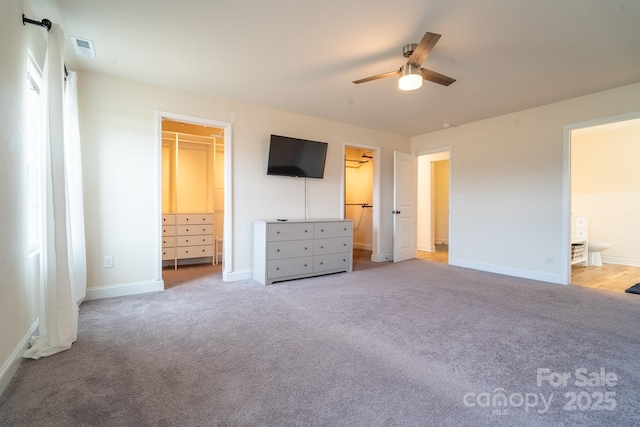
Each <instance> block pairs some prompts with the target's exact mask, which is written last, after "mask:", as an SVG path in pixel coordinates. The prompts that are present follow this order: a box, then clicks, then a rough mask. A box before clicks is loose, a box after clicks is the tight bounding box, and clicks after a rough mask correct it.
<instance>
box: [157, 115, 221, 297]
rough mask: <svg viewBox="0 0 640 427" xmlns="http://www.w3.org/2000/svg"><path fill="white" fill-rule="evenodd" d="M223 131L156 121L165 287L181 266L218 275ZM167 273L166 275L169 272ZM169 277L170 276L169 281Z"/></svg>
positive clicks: (172, 281)
mask: <svg viewBox="0 0 640 427" xmlns="http://www.w3.org/2000/svg"><path fill="white" fill-rule="evenodd" d="M223 224H224V129H222V128H216V127H211V126H204V125H197V124H192V123H183V122H178V121H172V120H168V119H163V120H162V266H163V279H164V280H165V288H166V287H170V286H171V284H172V283H174V282H175V280H173V279H174V276H176V274H177V273H175V272H171V270H174V271H176V270H179V269H181V268H183V267H187V266H196V265H203V267H204V265H208V266H210V268H200V269H194V268H190V269H189V271H188V272H187V271H183V272H181V273H179V274H180V275H182V276H184V275H188V274H197V271H201V272H202V274H211V273H212V272H217V273H220V272H221V268H220V265H221V263H222V254H223V245H222V242H223V238H224V236H223V229H224V228H223ZM170 272H171V273H170ZM169 276H170V277H169Z"/></svg>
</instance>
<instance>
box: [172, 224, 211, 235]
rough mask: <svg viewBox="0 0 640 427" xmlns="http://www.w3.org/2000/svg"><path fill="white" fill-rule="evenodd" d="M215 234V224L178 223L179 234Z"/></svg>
mask: <svg viewBox="0 0 640 427" xmlns="http://www.w3.org/2000/svg"><path fill="white" fill-rule="evenodd" d="M197 234H211V235H213V225H178V236H195V235H197Z"/></svg>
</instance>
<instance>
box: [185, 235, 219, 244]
mask: <svg viewBox="0 0 640 427" xmlns="http://www.w3.org/2000/svg"><path fill="white" fill-rule="evenodd" d="M177 240H178V246H198V245H213V236H212V235H211V234H203V235H195V236H178V239H177Z"/></svg>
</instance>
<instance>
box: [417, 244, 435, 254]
mask: <svg viewBox="0 0 640 427" xmlns="http://www.w3.org/2000/svg"><path fill="white" fill-rule="evenodd" d="M418 250H419V251H422V252H435V251H436V247H435V246H430V245H418Z"/></svg>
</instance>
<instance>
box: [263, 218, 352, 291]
mask: <svg viewBox="0 0 640 427" xmlns="http://www.w3.org/2000/svg"><path fill="white" fill-rule="evenodd" d="M253 225H254V228H253V231H254V244H253V248H254V249H253V278H254V280H256V281H258V282H260V283H262V284H263V285H270V284H272V283H273V282H278V281H283V280H291V279H299V278H303V277H311V276H319V275H322V274H329V273H339V272H350V271H351V270H352V261H353V254H352V251H353V224H352V222H351V221H350V220H317V221H254V224H253Z"/></svg>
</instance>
